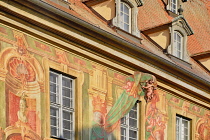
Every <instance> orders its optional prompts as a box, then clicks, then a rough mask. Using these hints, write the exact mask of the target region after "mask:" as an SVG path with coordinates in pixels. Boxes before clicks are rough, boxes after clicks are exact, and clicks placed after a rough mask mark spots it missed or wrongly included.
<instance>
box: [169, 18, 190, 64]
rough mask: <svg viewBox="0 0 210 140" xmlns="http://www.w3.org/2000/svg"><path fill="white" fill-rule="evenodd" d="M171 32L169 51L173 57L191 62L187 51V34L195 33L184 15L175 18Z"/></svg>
mask: <svg viewBox="0 0 210 140" xmlns="http://www.w3.org/2000/svg"><path fill="white" fill-rule="evenodd" d="M169 29H170V32H171V41H170V42H171V43H170V45H169V46H168V48H167V53H168V54H169V56H170V57H171V58H173V59H174V60H177V61H182V62H189V58H190V57H189V55H188V52H187V36H190V35H192V34H193V31H192V29H191V27H190V26H189V24H188V23H187V21H186V20H185V18H184V16H183V15H179V16H178V17H176V18H174V20H173V21H172V23H171V27H170V28H169Z"/></svg>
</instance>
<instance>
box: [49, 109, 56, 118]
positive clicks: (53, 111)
mask: <svg viewBox="0 0 210 140" xmlns="http://www.w3.org/2000/svg"><path fill="white" fill-rule="evenodd" d="M50 115H51V116H57V117H58V109H57V108H54V107H50Z"/></svg>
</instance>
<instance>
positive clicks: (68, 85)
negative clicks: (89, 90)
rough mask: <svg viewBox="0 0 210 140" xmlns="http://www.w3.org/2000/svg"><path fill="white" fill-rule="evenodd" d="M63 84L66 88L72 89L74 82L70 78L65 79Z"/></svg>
mask: <svg viewBox="0 0 210 140" xmlns="http://www.w3.org/2000/svg"><path fill="white" fill-rule="evenodd" d="M62 84H63V86H64V87H68V88H71V85H72V81H71V80H70V79H68V78H65V77H63V80H62Z"/></svg>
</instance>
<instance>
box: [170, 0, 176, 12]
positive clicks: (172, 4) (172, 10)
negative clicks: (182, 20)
mask: <svg viewBox="0 0 210 140" xmlns="http://www.w3.org/2000/svg"><path fill="white" fill-rule="evenodd" d="M173 6H175V8H174V7H173ZM170 10H171V12H173V13H176V14H177V11H178V0H170Z"/></svg>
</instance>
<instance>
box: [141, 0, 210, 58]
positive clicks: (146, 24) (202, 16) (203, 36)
mask: <svg viewBox="0 0 210 140" xmlns="http://www.w3.org/2000/svg"><path fill="white" fill-rule="evenodd" d="M165 6H166V5H165V2H164V1H161V0H149V1H145V3H144V5H143V6H141V7H139V17H138V25H139V29H140V30H148V29H152V28H155V27H158V26H161V25H164V24H167V23H170V22H171V21H172V19H173V18H172V17H170V16H169V15H168V13H167V11H166V9H165ZM182 8H183V9H184V12H183V15H184V17H185V19H186V21H187V22H188V23H189V25H190V27H191V28H192V30H193V31H194V34H193V35H191V36H189V37H188V41H187V47H188V51H189V54H190V55H193V54H196V53H201V52H205V51H209V50H210V1H209V0H191V1H187V2H184V3H182Z"/></svg>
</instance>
